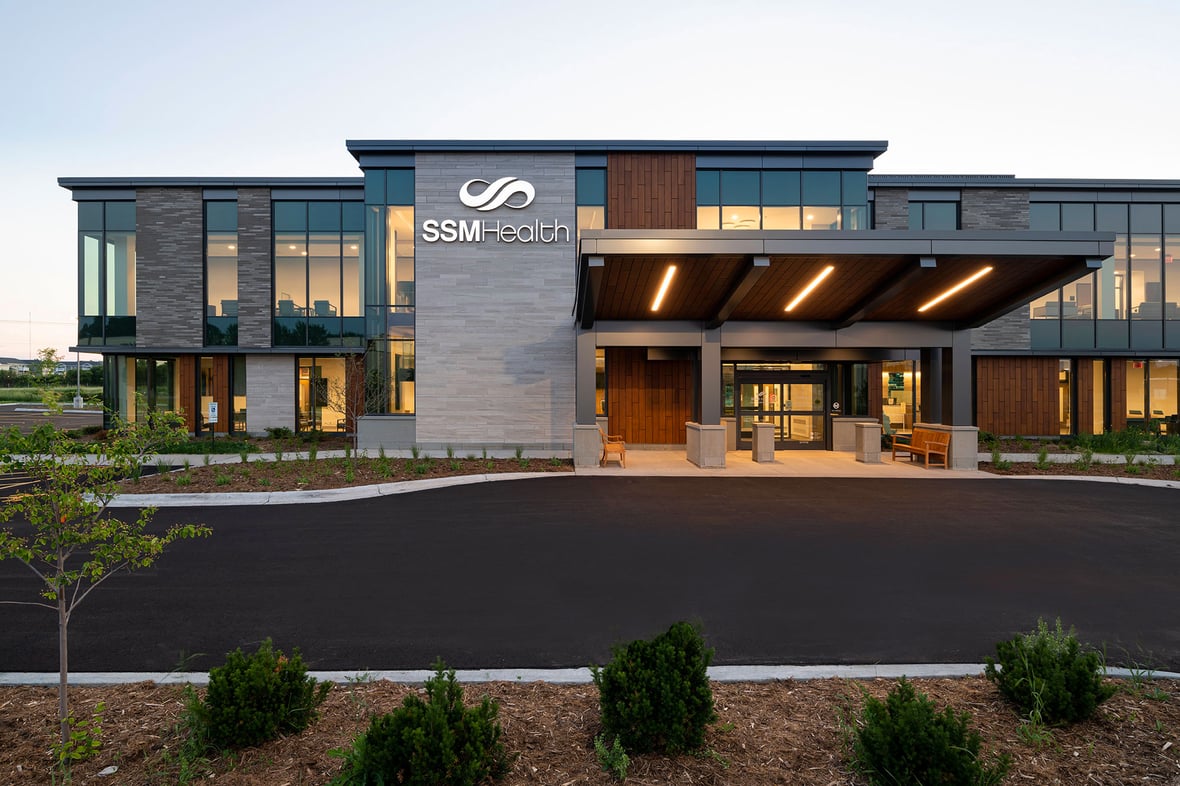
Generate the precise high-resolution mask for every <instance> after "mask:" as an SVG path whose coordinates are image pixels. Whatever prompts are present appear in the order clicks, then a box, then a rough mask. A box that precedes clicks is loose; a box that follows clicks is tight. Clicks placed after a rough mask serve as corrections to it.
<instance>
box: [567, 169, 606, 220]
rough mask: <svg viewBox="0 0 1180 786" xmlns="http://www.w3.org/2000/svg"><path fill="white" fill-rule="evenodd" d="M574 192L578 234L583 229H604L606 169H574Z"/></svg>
mask: <svg viewBox="0 0 1180 786" xmlns="http://www.w3.org/2000/svg"><path fill="white" fill-rule="evenodd" d="M574 193H575V199H574V201H575V202H577V206H578V234H579V236H580V235H581V232H582V230H583V229H606V170H605V169H578V170H576V173H575V185H574Z"/></svg>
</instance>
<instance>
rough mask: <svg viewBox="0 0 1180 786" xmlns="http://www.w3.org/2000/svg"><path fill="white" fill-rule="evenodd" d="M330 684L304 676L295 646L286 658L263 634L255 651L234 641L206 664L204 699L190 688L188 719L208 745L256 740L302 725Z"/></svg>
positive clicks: (226, 745)
mask: <svg viewBox="0 0 1180 786" xmlns="http://www.w3.org/2000/svg"><path fill="white" fill-rule="evenodd" d="M330 687H331V685H330V683H327V682H322V683H319V684H318V685H317V684H316V681H315V679H314V678H312V677H309V676H307V669H306V668H305V667H304V665H303V657H302V656H301V655H300V654H299V650H298V649H296V650H295V651H294V653H293V654H292V655H291V657H290V658H288V657H286V656H285V655H283V653H282V652H281V651H276V650H275V649H274V646H273V645H272V644H271V640H270V639H267V640H266V641H264V642H262V644H261V646H259V648H258V651H257V652H255V653H252V654H249V655H246V654H243V653H242V650H241V648H240V647H239V648H238V649H236V650H234V651H233V652H231V653H229V654H228V655H226V656H225V665H224V666H220V667H217V668H214V669H212V670H210V672H209V689H208V690H207V691H206V692H205V699H204V701H200V700H199V699H198V698H197V695H196V692H195V691H190V692H189V695H188V700H187V707H186V714H187V715H188V716H189V718H188V721H189V723H188V725H189V728H190V729H191V730H192V733H193V734H194V735H195V736H196V737H197V738H198V740H199V741H200V742H202V743H203V744H205V745H207V746H212V747H214V748H218V749H222V748H245V747H249V746H251V745H258V744H260V743H263V742H266V741H267V740H272V739H275V738H276V737H278V736H279V735H281V734H297V733H299V732H301V731H303V730H304V729H305V728H307V725H308V724H309V723H311V722H312V721H313V720H314V719H315V717H316V707H318V706H319V705H320V704H321V703H322V702H323V701H324V697H325V696H327V694H328V690H329V688H330Z"/></svg>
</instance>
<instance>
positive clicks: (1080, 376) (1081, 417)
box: [1073, 358, 1094, 434]
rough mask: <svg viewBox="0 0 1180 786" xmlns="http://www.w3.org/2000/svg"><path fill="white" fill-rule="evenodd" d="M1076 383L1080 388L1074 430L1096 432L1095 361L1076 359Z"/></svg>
mask: <svg viewBox="0 0 1180 786" xmlns="http://www.w3.org/2000/svg"><path fill="white" fill-rule="evenodd" d="M1073 377H1074V384H1075V385H1077V390H1078V411H1077V412H1075V413H1073V419H1074V424H1073V427H1074V431H1075V432H1077V433H1078V434H1093V433H1094V361H1093V360H1092V359H1091V358H1082V359H1080V360H1075V361H1074V371H1073Z"/></svg>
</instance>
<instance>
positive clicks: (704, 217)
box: [697, 206, 721, 229]
mask: <svg viewBox="0 0 1180 786" xmlns="http://www.w3.org/2000/svg"><path fill="white" fill-rule="evenodd" d="M697 229H721V208H719V207H716V206H700V207H697Z"/></svg>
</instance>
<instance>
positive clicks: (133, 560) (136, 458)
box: [0, 409, 210, 751]
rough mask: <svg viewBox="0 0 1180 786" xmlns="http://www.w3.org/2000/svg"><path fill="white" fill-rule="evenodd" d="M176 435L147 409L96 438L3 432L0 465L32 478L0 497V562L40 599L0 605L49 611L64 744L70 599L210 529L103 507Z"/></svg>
mask: <svg viewBox="0 0 1180 786" xmlns="http://www.w3.org/2000/svg"><path fill="white" fill-rule="evenodd" d="M140 411H141V412H142V411H143V410H142V409H140ZM185 437H186V432H185V429H184V425H183V420H182V419H181V418H180V416H179V415H177V414H175V413H168V412H154V413H151V414H150V416H149V417H148V418H147V419H146V422H143V423H124V422H119V423H117V424H116V426H115V427H114V428H113V429H112V430H111V431H110V434H109V438H108V440H107V442H105V443H102V444H99V445H91V444H87V443H83V442H81V441H79V440H77V439H75V438H73V437H70V436H68V435H66V434H65V433H64V432H62V431H60V430H54V431H52V432H50V431H49V430H47V429H44V428H42V429H39V430H38V431H36V432H34V433H33V434H27V435H19V434H17V433H16V432H15V429H14V430H12V431H10V432H9V434H8V435H7V436H6V438H5V439H4V440H3V443H4V448H3V453H2V454H0V472H23V473H25V474H27V475H28V476H30V477H31V478H32V480H33V481H34V485H33V486H32V489H33V490H32V491H29V492H27V493H24V494H20V495H18V496H16V497H13V498H11V499H9V500H8V501H7V502H6V503H5V504H3V505H0V523H10V522H14V523H15V525H14V526H11V527H5V528H4V529H0V560H5V559H16V560H20V561H21V562H23V563H24V564H25V565H26V566H27V567H28V568H29V570H30V571H32V573H33V574H35V575H36V577H37V580H38V581H39V582H40V584H41V592H40V594H41V598H42V600H38V601H34V600H0V603H13V604H20V605H31V606H41V607H43V608H47V609H50V610H51V611H54V612H55V613H56V614H57V630H58V660H59V681H58V721H59V723H60V726H61V746H62V750H63V751H64V750H65V746H66V745H67V744H68V743H69V740H70V722H69V721H70V713H69V703H68V696H67V687H68V682H69V637H68V632H69V624H70V619H71V618H72V616H73V614H74V612H75V611H76V610H77V608H78V606H79V605H80V604H81V603H82V601H84V600H86V598H87V597H89V595H90V593H91V592H93V591H94V590H95V589H96V588H97V587H98V586H99V585H101V584H102V583H103V582H105V581H106V580H107V579H108V578H110V577H111V576H113V575H115V574H116V573H119V572H120V571H133V570H136V569H138V568H145V567H147V566H149V565H151V564H153V563H154V562H155V561H156V560H157V559H158V558H159V557H160V555H161V554H162V553H163V551H164V548H165V547H166V546H168V545H169V544H171V543H172V542H174V541H176V540H180V539H182V538H195V537H201V536H205V535H208V534H209V532H210V530H209V528H208V527H205V526H200V525H195V524H181V525H175V526H173V527H170V528H169V529H168V530H167V531H165V532H163V533H162V534H152V533H149V532H147V526H148V523H149V522H150V521H151V519H152V516H153V514H154V513H155V510H154V509H151V508H149V509H144V510H140V511H138V514H137V515H136V517H135V519H134V520H133V521H122V520H121V519H119V518H117V517H116V516H114V515H113V514H112V513H111V511H110V504H111V501H112V500H113V499H114V498H115V496H116V495H117V494H118V484H119V481H120V480H121V479H123V478H128V477H137V476H138V475H139V473H140V471H141V470H142V468H143V466H144V464H145V462H146V461H147V459H148V456H149V455H151V454H153V453H155V452H158V451H159V450H160V449H161V448H163V447H166V446H167V445H169V444H175V443H176V442H177V441H180V440H183V439H184V438H185Z"/></svg>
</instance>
